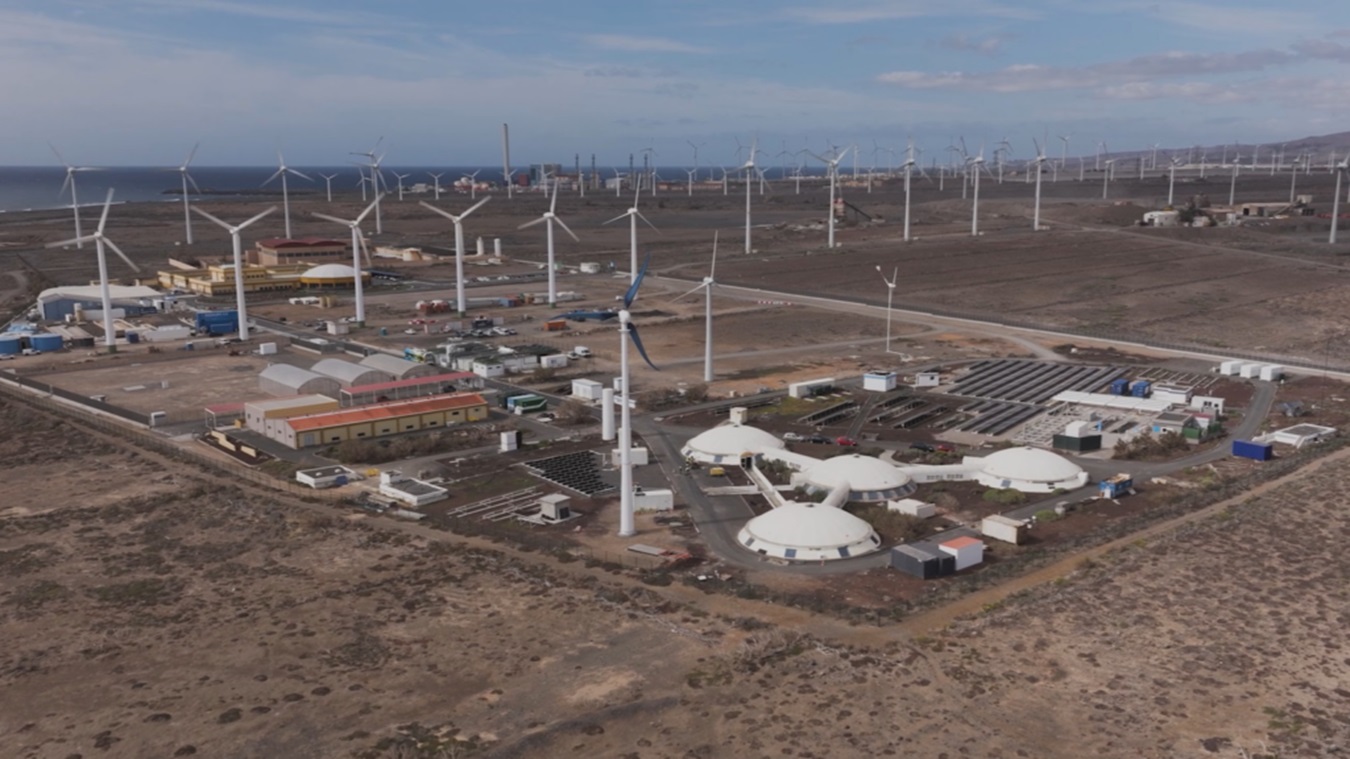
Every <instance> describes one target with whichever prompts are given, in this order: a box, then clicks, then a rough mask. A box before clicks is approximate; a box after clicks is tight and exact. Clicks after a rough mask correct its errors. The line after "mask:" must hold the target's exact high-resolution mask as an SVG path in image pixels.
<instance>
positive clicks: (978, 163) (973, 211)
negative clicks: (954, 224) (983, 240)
mask: <svg viewBox="0 0 1350 759" xmlns="http://www.w3.org/2000/svg"><path fill="white" fill-rule="evenodd" d="M966 163H967V164H968V166H969V170H970V172H971V173H972V174H974V175H975V176H974V178H973V180H972V181H973V183H974V186H973V188H972V190H973V195H972V197H973V198H974V202H973V204H972V205H971V207H970V236H971V237H979V236H980V170H982V169H983V170H985V171H988V169H986V168H985V166H984V146H983V145H981V146H980V152H979V155H976V156H975V157H974V158H967V159H966Z"/></svg>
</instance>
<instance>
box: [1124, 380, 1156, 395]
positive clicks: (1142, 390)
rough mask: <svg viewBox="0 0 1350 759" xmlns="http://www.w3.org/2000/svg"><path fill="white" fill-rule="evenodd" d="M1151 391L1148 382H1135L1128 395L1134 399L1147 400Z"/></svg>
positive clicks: (1151, 388)
mask: <svg viewBox="0 0 1350 759" xmlns="http://www.w3.org/2000/svg"><path fill="white" fill-rule="evenodd" d="M1152 390H1153V384H1152V383H1150V382H1149V381H1148V380H1137V381H1136V382H1135V383H1134V384H1133V385H1131V386H1130V395H1133V396H1134V397H1136V398H1147V397H1148V396H1149V393H1150V392H1151V391H1152Z"/></svg>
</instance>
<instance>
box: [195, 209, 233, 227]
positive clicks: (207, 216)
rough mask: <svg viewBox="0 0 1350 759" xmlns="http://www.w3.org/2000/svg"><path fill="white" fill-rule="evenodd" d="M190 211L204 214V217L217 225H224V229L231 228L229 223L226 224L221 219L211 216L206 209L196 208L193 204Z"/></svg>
mask: <svg viewBox="0 0 1350 759" xmlns="http://www.w3.org/2000/svg"><path fill="white" fill-rule="evenodd" d="M192 212H193V213H195V214H198V215H200V216H204V217H206V218H207V219H209V220H211V221H213V222H215V223H216V224H218V225H219V226H222V227H224V228H226V229H233V227H231V226H230V225H229V224H226V223H225V222H223V221H221V220H220V219H217V218H216V217H214V216H212V215H211V214H209V213H207V212H206V211H203V210H202V209H200V208H198V207H197V206H193V207H192Z"/></svg>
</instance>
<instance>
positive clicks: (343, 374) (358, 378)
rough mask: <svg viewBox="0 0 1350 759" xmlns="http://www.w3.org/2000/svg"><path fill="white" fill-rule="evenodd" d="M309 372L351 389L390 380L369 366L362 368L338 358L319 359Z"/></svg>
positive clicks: (383, 373) (384, 374) (386, 375)
mask: <svg viewBox="0 0 1350 759" xmlns="http://www.w3.org/2000/svg"><path fill="white" fill-rule="evenodd" d="M309 370H310V371H311V372H314V373H315V374H322V375H323V376H325V377H332V378H333V379H335V380H337V381H338V382H340V383H342V386H343V387H352V386H353V385H357V386H359V385H374V384H376V383H379V382H388V381H389V380H391V379H392V377H390V376H389V374H388V373H387V372H382V371H380V370H378V369H372V368H370V367H369V366H362V365H361V364H354V363H352V362H350V361H343V360H342V359H340V358H324V359H320V360H318V361H316V362H314V365H313V366H311V367H310V368H309ZM335 395H336V394H335Z"/></svg>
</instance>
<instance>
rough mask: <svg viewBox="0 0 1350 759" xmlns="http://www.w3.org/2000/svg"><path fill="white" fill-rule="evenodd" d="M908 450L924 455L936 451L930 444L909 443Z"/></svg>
mask: <svg viewBox="0 0 1350 759" xmlns="http://www.w3.org/2000/svg"><path fill="white" fill-rule="evenodd" d="M909 449H910V450H911V451H923V452H924V453H932V452H933V451H936V450H937V447H936V446H934V445H933V444H932V443H910V444H909Z"/></svg>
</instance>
